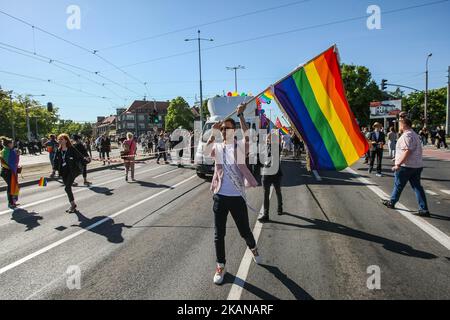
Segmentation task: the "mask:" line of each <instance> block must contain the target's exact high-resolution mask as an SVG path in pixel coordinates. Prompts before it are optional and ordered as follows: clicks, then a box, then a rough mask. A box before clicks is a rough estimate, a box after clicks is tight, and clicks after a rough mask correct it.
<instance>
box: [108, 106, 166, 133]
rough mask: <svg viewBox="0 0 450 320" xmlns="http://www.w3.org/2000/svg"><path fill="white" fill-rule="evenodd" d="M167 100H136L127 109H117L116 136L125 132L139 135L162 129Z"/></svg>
mask: <svg viewBox="0 0 450 320" xmlns="http://www.w3.org/2000/svg"><path fill="white" fill-rule="evenodd" d="M168 107H169V102H168V101H145V100H136V101H134V102H133V103H132V104H131V105H130V106H129V107H128V108H127V109H117V137H118V138H123V137H125V136H126V134H127V132H132V133H133V134H134V135H135V136H137V137H139V136H142V135H145V134H147V133H149V132H156V131H159V130H162V129H164V127H165V118H166V115H167V109H168Z"/></svg>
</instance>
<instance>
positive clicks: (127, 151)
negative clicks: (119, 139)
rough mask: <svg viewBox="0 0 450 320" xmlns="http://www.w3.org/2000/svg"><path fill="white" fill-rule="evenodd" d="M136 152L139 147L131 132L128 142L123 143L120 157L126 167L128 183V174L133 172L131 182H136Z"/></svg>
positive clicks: (128, 134)
mask: <svg viewBox="0 0 450 320" xmlns="http://www.w3.org/2000/svg"><path fill="white" fill-rule="evenodd" d="M136 150H137V145H136V141H135V140H134V136H133V134H132V133H131V132H128V133H127V140H125V141H124V142H123V143H122V151H121V152H120V156H121V157H122V159H123V162H124V165H125V181H128V172H130V171H131V181H136V180H135V179H134V163H135V160H136Z"/></svg>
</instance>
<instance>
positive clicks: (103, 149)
mask: <svg viewBox="0 0 450 320" xmlns="http://www.w3.org/2000/svg"><path fill="white" fill-rule="evenodd" d="M110 152H111V140H110V139H109V137H107V136H106V134H104V135H103V136H102V138H101V139H100V154H101V157H102V160H103V165H106V159H107V160H108V165H110V164H111V161H110V158H109V153H110ZM105 154H106V157H105Z"/></svg>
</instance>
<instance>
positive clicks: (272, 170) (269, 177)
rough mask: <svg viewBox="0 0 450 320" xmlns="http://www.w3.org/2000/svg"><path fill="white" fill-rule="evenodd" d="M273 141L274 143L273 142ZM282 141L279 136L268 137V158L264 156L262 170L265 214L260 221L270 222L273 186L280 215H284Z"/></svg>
mask: <svg viewBox="0 0 450 320" xmlns="http://www.w3.org/2000/svg"><path fill="white" fill-rule="evenodd" d="M272 139H273V141H272ZM272 148H276V149H278V152H276V150H275V152H272ZM281 150H282V147H281V141H280V137H279V135H273V136H268V137H267V156H265V157H264V156H263V155H261V156H262V160H263V161H264V163H263V165H264V167H263V168H262V170H261V180H262V185H263V188H264V213H263V214H262V215H260V216H259V218H258V221H260V222H266V221H268V220H269V208H270V187H271V186H272V185H273V187H274V189H275V193H276V194H277V200H278V215H282V214H283V197H282V195H281V177H282V176H283V173H282V172H281V158H280V155H281Z"/></svg>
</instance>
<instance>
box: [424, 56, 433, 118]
mask: <svg viewBox="0 0 450 320" xmlns="http://www.w3.org/2000/svg"><path fill="white" fill-rule="evenodd" d="M432 55H433V54H432V53H430V54H429V55H428V56H427V63H426V70H425V105H424V109H423V113H424V124H423V126H424V127H426V126H427V123H428V121H427V120H428V114H427V111H428V60H429V59H430V58H431V56H432Z"/></svg>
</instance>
